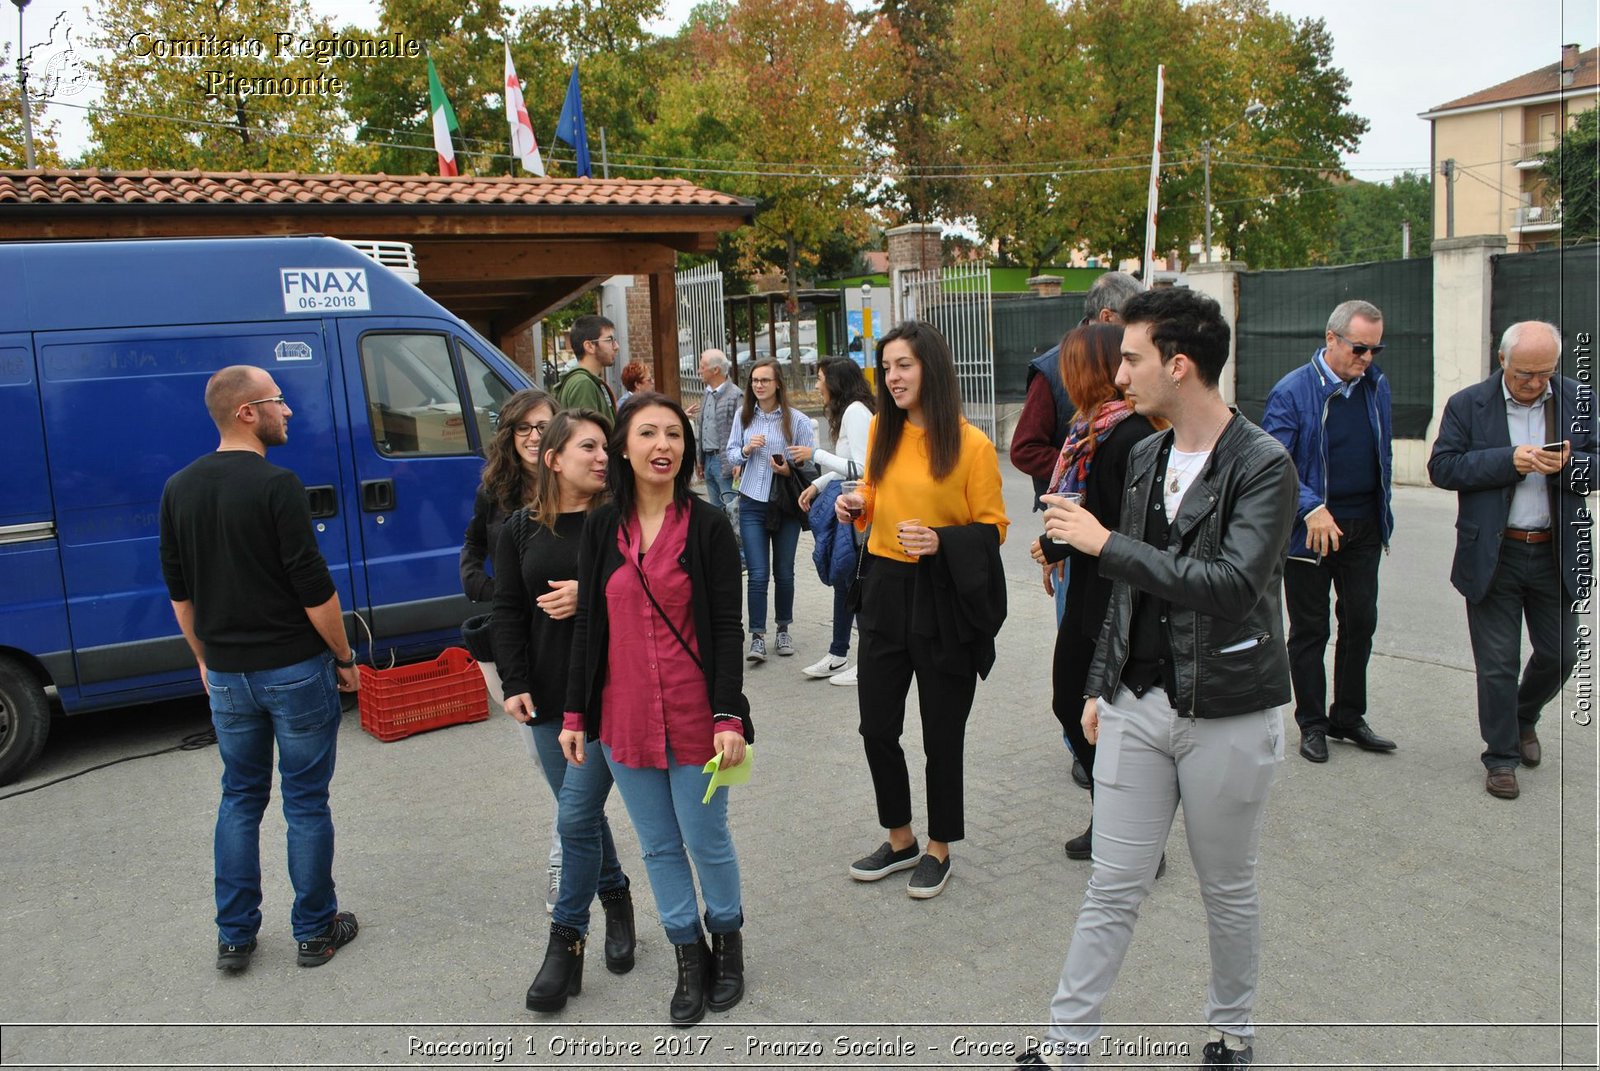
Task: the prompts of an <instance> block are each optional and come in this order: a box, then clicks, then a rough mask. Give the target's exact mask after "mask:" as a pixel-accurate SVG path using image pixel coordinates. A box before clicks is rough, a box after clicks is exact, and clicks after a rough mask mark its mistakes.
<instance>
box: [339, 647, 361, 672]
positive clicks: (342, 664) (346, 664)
mask: <svg viewBox="0 0 1600 1071" xmlns="http://www.w3.org/2000/svg"><path fill="white" fill-rule="evenodd" d="M333 664H334V665H336V666H338V667H339V668H340V669H354V668H355V666H356V652H355V648H353V647H352V648H351V649H350V657H349V658H340V657H339V656H338V655H334V656H333Z"/></svg>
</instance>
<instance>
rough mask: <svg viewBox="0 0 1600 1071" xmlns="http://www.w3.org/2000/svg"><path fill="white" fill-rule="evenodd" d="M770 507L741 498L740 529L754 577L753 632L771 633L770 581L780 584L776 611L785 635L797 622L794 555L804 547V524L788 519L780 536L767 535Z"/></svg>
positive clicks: (749, 585) (750, 583)
mask: <svg viewBox="0 0 1600 1071" xmlns="http://www.w3.org/2000/svg"><path fill="white" fill-rule="evenodd" d="M770 508H771V507H770V505H769V504H768V503H766V502H757V501H756V500H755V499H753V498H751V497H750V496H748V495H740V496H739V527H740V528H741V529H743V531H744V560H745V562H746V564H747V565H748V566H749V573H750V575H749V576H748V577H747V578H746V589H747V594H748V599H749V604H750V606H749V609H750V631H751V632H752V633H756V632H766V631H767V578H768V577H769V576H770V577H773V578H774V579H775V580H776V584H775V585H774V587H775V588H776V589H777V590H776V593H775V594H774V596H773V609H774V611H775V614H776V617H777V619H778V629H779V630H780V631H782V630H783V629H786V628H788V627H789V624H790V622H792V621H793V620H794V552H795V548H796V547H797V546H799V544H800V522H799V520H797V519H796V518H794V517H785V518H784V520H783V523H782V524H780V525H779V526H778V530H777V531H776V532H769V531H767V510H768V509H770Z"/></svg>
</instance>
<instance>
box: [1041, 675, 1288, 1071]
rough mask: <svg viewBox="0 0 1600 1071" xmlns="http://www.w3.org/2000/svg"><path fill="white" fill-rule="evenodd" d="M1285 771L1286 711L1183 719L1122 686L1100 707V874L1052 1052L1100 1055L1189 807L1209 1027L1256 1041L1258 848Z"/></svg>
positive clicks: (1155, 692) (1071, 955) (1150, 696)
mask: <svg viewBox="0 0 1600 1071" xmlns="http://www.w3.org/2000/svg"><path fill="white" fill-rule="evenodd" d="M1282 762H1283V712H1282V711H1281V710H1280V709H1279V708H1276V707H1273V708H1271V709H1268V710H1260V711H1256V712H1255V713H1253V714H1241V715H1238V716H1236V717H1231V718H1215V719H1206V718H1199V719H1195V718H1182V717H1179V716H1178V713H1177V711H1175V710H1173V708H1172V707H1171V705H1169V704H1168V702H1167V696H1166V693H1165V692H1163V691H1162V690H1161V689H1160V688H1159V687H1157V688H1152V689H1151V690H1150V691H1148V692H1146V693H1145V694H1144V696H1143V697H1142V698H1140V697H1137V696H1135V695H1134V694H1133V693H1132V692H1130V691H1129V690H1128V689H1127V688H1120V689H1118V691H1117V694H1116V695H1115V696H1114V697H1113V698H1112V699H1111V700H1109V701H1107V700H1105V699H1102V700H1100V739H1099V742H1098V744H1097V746H1096V749H1095V760H1094V781H1095V792H1094V871H1093V873H1092V875H1091V876H1090V878H1089V889H1088V892H1087V893H1086V895H1085V896H1084V900H1083V908H1082V909H1081V910H1080V911H1079V912H1078V924H1077V928H1076V929H1075V930H1074V931H1073V934H1072V944H1071V946H1070V947H1069V948H1068V949H1067V961H1066V963H1065V964H1064V965H1063V966H1062V968H1061V985H1060V988H1058V989H1057V991H1056V995H1055V999H1054V1000H1053V1001H1052V1002H1051V1004H1050V1024H1051V1025H1050V1030H1049V1033H1048V1034H1047V1038H1048V1040H1049V1042H1050V1043H1051V1044H1050V1046H1049V1048H1048V1050H1047V1051H1048V1052H1050V1053H1051V1054H1052V1056H1051V1058H1052V1060H1053V1061H1055V1060H1059V1061H1060V1062H1061V1063H1062V1066H1066V1067H1079V1066H1082V1065H1083V1064H1084V1063H1085V1062H1086V1060H1085V1056H1086V1054H1088V1053H1090V1052H1095V1051H1099V1049H1100V1045H1099V1044H1098V1042H1097V1041H1096V1039H1097V1038H1098V1036H1099V1033H1100V1021H1101V1007H1102V1005H1104V1003H1105V999H1106V994H1108V993H1109V992H1110V991H1111V984H1112V983H1113V982H1114V981H1116V978H1117V972H1118V971H1120V970H1121V969H1122V959H1123V957H1124V956H1125V955H1126V954H1127V951H1128V945H1129V943H1130V942H1132V940H1133V924H1134V920H1135V919H1136V918H1137V917H1138V914H1139V905H1140V904H1141V903H1143V902H1144V898H1145V896H1147V895H1148V894H1149V892H1150V887H1151V885H1152V884H1153V883H1154V882H1155V875H1156V866H1157V865H1158V864H1159V863H1160V861H1161V853H1162V851H1164V850H1165V848H1166V844H1167V834H1168V833H1169V832H1170V831H1171V829H1172V819H1173V817H1174V815H1176V813H1177V808H1178V805H1179V803H1180V802H1181V803H1182V805H1183V818H1184V827H1185V829H1187V831H1188V836H1189V854H1190V855H1191V856H1192V857H1193V859H1194V869H1195V873H1196V874H1197V875H1198V876H1199V878H1200V895H1201V897H1202V898H1203V900H1204V901H1205V908H1206V921H1207V923H1208V925H1209V928H1210V938H1211V983H1210V985H1209V986H1208V987H1207V988H1206V1007H1205V1017H1206V1022H1208V1023H1210V1024H1211V1026H1213V1027H1214V1028H1216V1029H1218V1030H1224V1031H1226V1032H1227V1033H1229V1034H1232V1035H1234V1036H1236V1037H1241V1038H1249V1037H1253V1036H1254V1034H1255V1026H1254V1023H1253V1012H1254V1009H1255V995H1256V971H1257V967H1258V965H1259V964H1260V960H1261V898H1260V894H1259V892H1258V890H1257V887H1256V847H1257V845H1258V844H1259V843H1260V840H1261V826H1262V821H1263V818H1264V816H1265V814H1266V805H1267V795H1268V793H1269V791H1270V790H1271V788H1272V782H1273V778H1274V776H1275V774H1276V773H1277V771H1278V767H1279V765H1280V764H1281V763H1282Z"/></svg>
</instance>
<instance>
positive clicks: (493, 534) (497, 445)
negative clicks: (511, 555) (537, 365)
mask: <svg viewBox="0 0 1600 1071" xmlns="http://www.w3.org/2000/svg"><path fill="white" fill-rule="evenodd" d="M555 412H556V403H555V399H554V398H552V397H550V395H549V394H546V393H545V392H544V391H542V390H540V389H539V388H538V387H529V388H527V389H526V390H519V391H517V393H515V394H513V395H512V396H511V397H509V398H507V399H506V400H505V404H504V405H502V406H501V407H500V417H499V422H498V423H497V424H496V426H495V433H494V437H493V438H492V439H490V440H489V445H488V448H487V449H486V450H485V451H484V454H485V457H486V460H485V461H484V464H483V482H482V483H480V484H478V492H477V495H476V496H475V497H474V499H473V503H472V520H470V521H468V522H467V535H466V539H465V540H464V541H463V542H462V544H461V587H462V590H464V591H465V592H466V594H467V598H469V599H471V600H472V601H473V602H478V603H493V602H494V588H495V583H494V579H495V578H494V574H493V573H492V572H490V571H489V567H487V566H486V565H485V563H486V562H488V561H490V560H491V558H492V555H493V554H494V549H495V544H496V543H497V542H498V541H499V539H500V529H501V528H502V527H503V526H504V524H505V521H506V518H507V517H509V516H511V515H512V514H513V513H515V512H517V510H519V509H522V508H524V507H526V506H531V505H533V504H534V502H535V501H536V500H537V495H538V480H537V476H538V473H539V442H540V439H542V438H543V436H544V430H545V428H546V427H548V426H549V424H550V420H551V418H552V417H554V416H555ZM576 598H577V596H576V594H573V595H572V599H573V600H576ZM471 633H472V630H470V629H469V630H468V635H469V636H470V635H471ZM473 646H476V645H473ZM478 653H479V654H490V653H491V651H484V650H481V649H479V650H478ZM478 669H479V670H480V671H481V672H482V673H483V682H484V684H485V686H487V688H488V690H489V699H490V702H491V703H492V704H493V705H492V706H491V708H490V709H492V710H499V709H501V708H502V707H503V706H504V704H505V699H506V697H505V692H504V691H503V690H502V689H501V684H500V674H499V672H498V671H497V670H496V668H495V662H494V659H493V658H480V659H479V660H478ZM517 734H518V735H519V736H520V737H521V738H522V745H523V747H524V748H526V749H527V752H528V757H529V758H530V759H533V760H534V761H535V762H538V761H539V752H538V749H537V748H535V746H534V742H533V732H532V730H531V729H529V728H528V726H526V725H520V724H519V725H518V726H517ZM554 826H555V824H554V823H551V829H550V872H549V875H548V877H549V881H548V882H547V883H546V888H547V895H546V897H545V910H546V911H553V910H555V906H556V890H557V888H558V886H559V884H560V880H561V838H560V837H559V836H558V835H557V833H556V830H555V828H554Z"/></svg>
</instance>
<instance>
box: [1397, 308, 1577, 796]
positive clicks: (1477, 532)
mask: <svg viewBox="0 0 1600 1071" xmlns="http://www.w3.org/2000/svg"><path fill="white" fill-rule="evenodd" d="M1578 342H1579V344H1580V345H1592V344H1593V339H1592V338H1589V337H1587V336H1584V335H1579V336H1578ZM1560 362H1561V329H1560V328H1558V327H1556V326H1555V325H1554V324H1547V323H1542V322H1539V321H1537V320H1525V321H1523V322H1521V323H1515V324H1512V325H1511V326H1510V327H1509V328H1507V329H1506V333H1505V334H1504V335H1503V336H1502V337H1501V339H1500V365H1501V368H1500V371H1497V372H1495V373H1494V374H1493V375H1491V376H1490V377H1489V378H1488V379H1486V380H1484V381H1483V382H1482V383H1478V384H1475V385H1473V386H1471V387H1467V388H1466V389H1465V390H1461V391H1458V392H1457V393H1456V394H1455V395H1453V396H1452V397H1451V398H1450V401H1449V402H1447V403H1446V404H1445V410H1444V416H1443V418H1442V419H1441V420H1440V421H1439V438H1438V439H1437V440H1436V441H1435V442H1434V444H1433V454H1432V456H1430V457H1429V458H1428V476H1429V477H1430V478H1431V479H1432V480H1433V482H1434V483H1435V484H1437V485H1438V486H1440V487H1443V488H1445V489H1446V490H1449V491H1455V492H1456V493H1457V499H1458V503H1459V513H1458V515H1457V519H1456V557H1455V563H1454V565H1453V566H1452V568H1451V570H1450V583H1451V584H1453V585H1455V589H1456V590H1457V591H1459V592H1461V594H1462V595H1463V596H1465V597H1466V600H1467V630H1468V632H1469V634H1470V635H1471V637H1472V661H1473V663H1474V665H1475V666H1476V667H1477V671H1478V729H1479V731H1480V732H1481V733H1482V734H1483V743H1484V751H1483V765H1484V766H1485V768H1486V769H1487V770H1488V776H1487V779H1486V781H1485V788H1486V789H1487V790H1488V792H1489V795H1491V796H1496V797H1499V798H1500V799H1508V800H1509V799H1516V797H1517V796H1518V794H1519V793H1520V791H1521V789H1520V787H1519V786H1518V784H1517V766H1518V765H1519V764H1520V765H1523V766H1537V765H1539V762H1540V760H1541V759H1542V758H1543V754H1542V751H1541V748H1540V746H1539V734H1538V732H1537V730H1536V726H1537V724H1538V721H1539V712H1540V711H1541V710H1542V709H1543V708H1544V706H1545V704H1546V703H1548V702H1550V700H1552V699H1554V698H1555V697H1556V695H1557V694H1558V693H1559V692H1560V691H1561V687H1562V685H1564V684H1565V683H1566V682H1567V678H1568V677H1570V676H1571V675H1572V670H1573V667H1574V665H1575V664H1576V659H1577V657H1578V655H1579V640H1578V615H1579V614H1580V613H1581V614H1588V613H1590V612H1591V605H1592V604H1591V602H1590V600H1591V598H1592V594H1593V589H1594V529H1593V523H1594V518H1593V517H1592V516H1591V515H1590V510H1589V508H1588V505H1587V503H1586V502H1585V500H1584V496H1586V495H1588V494H1590V493H1591V492H1593V490H1594V465H1595V416H1594V404H1595V398H1594V387H1593V386H1591V385H1589V384H1587V383H1579V382H1578V381H1577V380H1574V379H1569V378H1568V377H1566V376H1563V375H1560V374H1558V370H1559V368H1560ZM1524 619H1526V621H1527V626H1528V637H1529V639H1530V640H1531V641H1532V643H1533V656H1532V657H1531V658H1529V659H1528V664H1527V666H1526V668H1524V669H1523V670H1522V680H1521V682H1520V683H1519V682H1518V680H1517V663H1518V662H1519V661H1520V660H1521V656H1522V625H1523V620H1524ZM1584 646H1585V648H1587V644H1585V645H1584Z"/></svg>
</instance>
